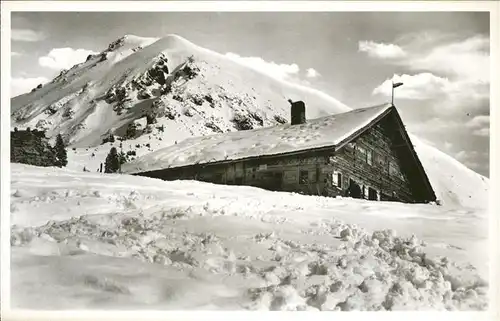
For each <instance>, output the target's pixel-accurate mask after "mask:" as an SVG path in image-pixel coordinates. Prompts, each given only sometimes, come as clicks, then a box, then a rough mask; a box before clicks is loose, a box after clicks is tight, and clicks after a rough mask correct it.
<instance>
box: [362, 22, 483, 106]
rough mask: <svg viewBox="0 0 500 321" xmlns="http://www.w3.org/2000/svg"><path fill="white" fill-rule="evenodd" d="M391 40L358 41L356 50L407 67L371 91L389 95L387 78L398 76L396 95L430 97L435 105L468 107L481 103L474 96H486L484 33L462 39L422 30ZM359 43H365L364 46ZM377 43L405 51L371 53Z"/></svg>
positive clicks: (477, 97) (428, 98)
mask: <svg viewBox="0 0 500 321" xmlns="http://www.w3.org/2000/svg"><path fill="white" fill-rule="evenodd" d="M395 42H396V44H394V46H395V47H391V46H390V45H388V44H378V45H380V46H375V45H376V43H374V42H369V41H365V42H360V51H365V52H367V53H368V55H369V56H370V57H372V58H376V59H381V60H384V61H385V62H386V63H388V64H391V65H395V66H400V67H403V68H405V69H407V72H406V73H405V74H403V75H401V76H399V75H394V76H393V77H392V78H391V79H386V80H385V81H384V82H383V83H382V84H380V85H379V86H377V87H376V88H375V89H374V90H373V94H374V95H377V94H382V95H385V96H390V95H391V91H390V89H391V87H390V81H391V80H396V79H399V81H402V82H403V83H404V85H403V86H402V87H399V88H398V89H396V91H397V94H396V97H398V98H402V99H417V100H430V99H434V100H435V102H438V103H436V104H435V106H437V108H438V109H444V108H455V107H457V106H462V108H472V106H474V105H477V106H480V105H484V104H478V100H482V101H485V100H488V99H489V83H490V75H489V67H490V62H489V59H490V58H489V50H490V43H489V38H488V37H486V36H484V35H475V36H472V37H468V38H465V39H464V38H458V37H457V36H455V35H450V34H443V33H437V32H430V33H429V32H424V33H420V34H411V35H408V36H403V37H400V38H399V39H397V40H396V41H395ZM362 43H365V45H364V47H362ZM382 45H383V46H382ZM378 47H381V48H382V47H384V48H389V47H391V48H396V47H397V48H400V49H401V50H402V52H404V53H405V55H401V54H400V55H392V56H390V55H386V56H384V55H381V54H375V52H377V50H376V48H378ZM362 48H363V50H361V49H362ZM389 58H390V59H389Z"/></svg>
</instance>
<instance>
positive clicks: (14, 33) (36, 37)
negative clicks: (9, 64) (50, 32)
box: [10, 29, 45, 42]
mask: <svg viewBox="0 0 500 321" xmlns="http://www.w3.org/2000/svg"><path fill="white" fill-rule="evenodd" d="M10 37H11V39H12V40H14V41H27V42H36V41H42V40H44V39H45V35H44V34H43V33H42V32H38V31H34V30H30V29H12V30H11V33H10Z"/></svg>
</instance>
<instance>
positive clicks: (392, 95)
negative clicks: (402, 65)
mask: <svg viewBox="0 0 500 321" xmlns="http://www.w3.org/2000/svg"><path fill="white" fill-rule="evenodd" d="M391 90H392V94H391V105H392V106H394V81H393V82H392V86H391Z"/></svg>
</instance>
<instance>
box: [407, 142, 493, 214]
mask: <svg viewBox="0 0 500 321" xmlns="http://www.w3.org/2000/svg"><path fill="white" fill-rule="evenodd" d="M411 140H412V142H413V144H414V145H415V151H416V152H417V154H418V157H419V158H420V161H421V162H422V165H423V166H424V168H425V170H426V172H427V176H428V177H429V180H430V182H431V185H432V187H433V189H434V192H435V193H436V197H437V199H438V200H440V201H441V202H442V203H443V204H446V205H449V206H458V207H473V208H488V206H489V190H490V180H489V179H488V178H486V177H484V176H482V175H480V174H478V173H476V172H474V171H472V170H471V169H469V168H467V167H465V166H464V165H463V164H462V163H460V162H459V161H457V160H455V159H454V158H452V157H450V156H448V155H446V154H445V153H443V152H441V151H440V150H438V149H437V148H435V147H432V146H430V145H428V144H425V143H423V142H422V141H421V140H420V139H418V138H417V137H415V136H413V135H412V136H411Z"/></svg>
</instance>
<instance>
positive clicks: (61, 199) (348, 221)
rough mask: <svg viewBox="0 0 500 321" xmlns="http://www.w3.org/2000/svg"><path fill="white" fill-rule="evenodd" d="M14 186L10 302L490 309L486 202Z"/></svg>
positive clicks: (60, 176) (21, 180)
mask: <svg viewBox="0 0 500 321" xmlns="http://www.w3.org/2000/svg"><path fill="white" fill-rule="evenodd" d="M11 187H12V188H11V223H12V224H13V225H12V230H11V244H12V251H11V252H12V259H11V264H12V268H11V284H12V288H11V302H12V307H13V308H24V309H55V310H59V309H154V310H183V309H204V310H240V309H247V310H286V311H296V310H315V311H317V310H321V311H330V310H334V311H351V310H370V311H377V310H382V311H383V310H431V309H432V310H485V309H486V308H487V292H488V291H487V289H488V281H487V269H486V267H487V265H488V259H487V253H486V250H485V249H486V248H487V247H486V246H485V244H486V242H487V236H486V235H487V233H485V231H487V222H486V221H485V220H484V211H482V210H460V209H449V208H445V207H442V206H431V205H414V204H413V205H409V204H400V203H391V202H370V201H365V200H352V199H342V198H338V199H333V198H325V197H317V196H303V195H297V194H293V193H279V192H268V191H264V190H261V189H258V188H253V187H244V186H242V187H237V186H222V185H214V184H207V183H202V182H195V181H175V182H164V181H161V180H155V179H148V178H144V177H135V176H129V175H114V174H101V173H83V172H80V171H79V172H76V171H71V170H67V169H56V168H39V167H33V166H27V165H20V164H12V186H11ZM353 213H355V215H353ZM412 234H414V235H412Z"/></svg>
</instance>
